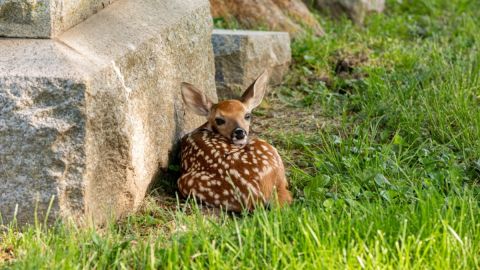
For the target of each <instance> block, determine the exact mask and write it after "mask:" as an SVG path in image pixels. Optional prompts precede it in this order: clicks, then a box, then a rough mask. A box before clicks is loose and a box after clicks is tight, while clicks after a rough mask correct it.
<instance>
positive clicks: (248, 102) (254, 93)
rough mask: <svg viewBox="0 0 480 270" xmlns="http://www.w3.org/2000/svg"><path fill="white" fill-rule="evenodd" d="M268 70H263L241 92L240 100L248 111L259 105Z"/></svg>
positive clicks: (263, 92)
mask: <svg viewBox="0 0 480 270" xmlns="http://www.w3.org/2000/svg"><path fill="white" fill-rule="evenodd" d="M267 84H268V70H265V71H264V72H263V73H262V74H261V75H260V76H259V77H258V78H257V79H256V80H255V81H254V82H253V83H252V84H251V85H250V86H249V87H248V88H247V90H245V92H244V93H243V95H242V97H241V98H240V101H241V102H243V104H244V105H245V106H246V107H247V109H248V110H249V111H251V110H252V109H254V108H255V107H257V106H258V105H260V103H261V102H262V99H263V96H264V95H265V92H266V91H267Z"/></svg>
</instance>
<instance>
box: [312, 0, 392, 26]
mask: <svg viewBox="0 0 480 270" xmlns="http://www.w3.org/2000/svg"><path fill="white" fill-rule="evenodd" d="M315 7H316V8H317V9H319V10H320V11H324V12H325V13H327V14H329V15H331V16H333V17H340V16H343V15H346V16H347V17H348V18H350V19H351V20H352V21H353V22H355V23H357V24H362V23H363V21H364V19H365V16H366V15H367V14H368V13H370V12H383V10H384V8H385V0H315Z"/></svg>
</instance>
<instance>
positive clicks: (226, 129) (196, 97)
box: [178, 71, 292, 212]
mask: <svg viewBox="0 0 480 270" xmlns="http://www.w3.org/2000/svg"><path fill="white" fill-rule="evenodd" d="M267 82H268V73H267V72H266V71H265V72H264V73H263V74H262V75H260V76H259V77H258V78H257V79H256V80H255V81H254V82H253V83H252V85H250V87H248V89H247V90H246V91H245V92H244V94H243V95H242V97H241V98H240V99H239V100H225V101H221V102H219V103H217V104H214V103H213V102H212V101H210V99H209V98H208V97H207V96H205V95H204V94H203V93H202V92H201V91H199V90H198V89H197V88H195V87H194V86H193V85H191V84H189V83H182V98H183V102H184V103H185V105H186V107H187V108H189V109H190V110H192V111H193V112H195V113H196V114H199V115H202V116H206V117H207V119H208V120H207V122H206V123H205V124H203V125H202V126H200V127H199V128H197V129H196V130H194V131H193V132H191V133H189V134H187V135H186V136H184V137H183V138H182V141H181V167H182V176H181V177H180V179H179V180H178V188H179V190H180V192H181V193H182V194H183V195H184V196H189V195H191V196H194V197H196V199H199V200H200V201H202V202H204V203H206V204H208V205H211V206H215V207H221V208H223V209H226V210H229V211H234V212H240V211H242V210H244V209H246V210H249V211H251V210H253V209H254V208H255V207H256V206H258V205H269V204H272V203H273V204H275V203H276V202H278V204H279V205H284V204H289V203H290V202H291V201H292V196H291V195H290V192H289V191H288V189H287V187H288V183H287V179H286V177H285V170H284V167H283V162H282V159H281V158H280V155H279V154H278V152H277V150H276V149H275V148H274V147H273V146H271V145H270V144H268V143H267V142H265V141H264V140H261V139H258V138H250V137H249V128H250V121H251V119H252V110H253V109H254V108H255V107H257V106H258V105H259V104H260V103H261V101H262V99H263V96H264V94H265V90H266V88H267Z"/></svg>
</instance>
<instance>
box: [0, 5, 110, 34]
mask: <svg viewBox="0 0 480 270" xmlns="http://www.w3.org/2000/svg"><path fill="white" fill-rule="evenodd" d="M113 1H115V0H0V36H4V37H34V38H53V37H56V36H58V35H59V34H61V33H62V32H64V31H65V30H67V29H69V28H70V27H72V26H74V25H76V24H78V23H80V22H82V21H83V20H85V19H87V18H88V17H90V16H91V15H92V14H94V13H96V12H98V11H99V10H101V9H102V8H104V7H105V6H107V5H109V4H110V3H111V2H113Z"/></svg>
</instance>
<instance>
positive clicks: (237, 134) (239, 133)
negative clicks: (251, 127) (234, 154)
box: [232, 128, 247, 140]
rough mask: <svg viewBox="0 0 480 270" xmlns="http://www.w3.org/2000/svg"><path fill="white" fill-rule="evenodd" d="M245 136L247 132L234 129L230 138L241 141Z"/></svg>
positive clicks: (241, 129)
mask: <svg viewBox="0 0 480 270" xmlns="http://www.w3.org/2000/svg"><path fill="white" fill-rule="evenodd" d="M246 136H247V132H246V131H245V129H243V128H236V129H234V130H233V133H232V137H233V138H235V139H238V140H241V139H243V138H245V137H246Z"/></svg>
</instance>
